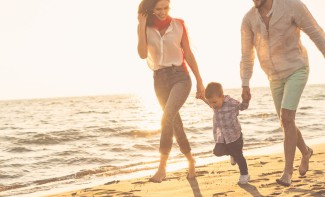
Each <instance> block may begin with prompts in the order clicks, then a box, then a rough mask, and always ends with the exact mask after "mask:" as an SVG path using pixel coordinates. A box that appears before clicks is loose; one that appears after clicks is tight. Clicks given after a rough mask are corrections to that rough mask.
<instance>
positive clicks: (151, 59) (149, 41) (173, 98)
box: [138, 0, 204, 182]
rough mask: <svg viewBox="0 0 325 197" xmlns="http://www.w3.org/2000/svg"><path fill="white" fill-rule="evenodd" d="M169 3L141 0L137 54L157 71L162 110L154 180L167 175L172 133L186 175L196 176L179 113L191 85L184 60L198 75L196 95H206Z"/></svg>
mask: <svg viewBox="0 0 325 197" xmlns="http://www.w3.org/2000/svg"><path fill="white" fill-rule="evenodd" d="M169 3H170V1H169V0H142V2H141V3H140V5H139V10H138V20H139V25H138V39H139V40H138V53H139V56H140V57H141V58H142V59H147V64H148V66H149V67H150V68H151V69H152V70H153V71H154V88H155V92H156V96H157V98H158V100H159V103H160V105H161V107H162V109H163V116H162V120H161V137H160V147H159V151H160V164H159V167H158V170H157V172H156V173H155V175H154V176H153V177H151V178H150V181H152V182H161V181H162V180H163V179H164V178H165V176H166V163H167V160H168V155H169V153H170V150H171V147H172V143H173V135H174V136H175V138H176V141H177V143H178V144H179V147H180V150H181V152H182V153H183V154H184V155H185V156H186V158H187V159H188V162H189V170H188V175H187V177H188V178H194V177H195V160H194V158H193V156H192V153H191V148H190V145H189V142H188V140H187V137H186V134H185V133H184V129H183V123H182V120H181V117H180V115H179V110H180V108H181V107H182V106H183V104H184V103H185V101H186V99H187V97H188V95H189V93H190V90H191V86H192V82H191V78H190V76H189V73H188V71H187V69H186V64H185V61H186V62H187V64H188V65H189V67H190V68H191V70H192V72H193V74H194V76H195V78H196V82H197V93H196V98H200V99H202V98H203V97H204V86H203V83H202V79H201V76H200V73H199V70H198V66H197V63H196V60H195V58H194V55H193V53H192V51H191V48H190V45H189V40H188V36H187V33H186V28H185V26H184V22H183V21H182V20H180V19H175V18H172V17H170V16H169V14H168V13H169Z"/></svg>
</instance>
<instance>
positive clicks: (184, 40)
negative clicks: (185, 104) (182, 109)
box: [181, 24, 205, 99]
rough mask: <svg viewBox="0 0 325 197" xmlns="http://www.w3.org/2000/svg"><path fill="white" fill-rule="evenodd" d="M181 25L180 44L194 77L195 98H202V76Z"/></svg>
mask: <svg viewBox="0 0 325 197" xmlns="http://www.w3.org/2000/svg"><path fill="white" fill-rule="evenodd" d="M182 25H183V30H184V33H183V36H182V42H181V46H182V49H183V52H184V58H185V60H186V62H187V64H188V65H189V67H190V68H191V70H192V72H193V74H194V76H195V79H196V89H197V92H196V98H199V99H204V89H205V88H204V86H203V82H202V78H201V75H200V72H199V68H198V65H197V62H196V59H195V57H194V54H193V53H192V50H191V47H190V44H189V40H188V36H187V32H186V28H185V27H184V24H182Z"/></svg>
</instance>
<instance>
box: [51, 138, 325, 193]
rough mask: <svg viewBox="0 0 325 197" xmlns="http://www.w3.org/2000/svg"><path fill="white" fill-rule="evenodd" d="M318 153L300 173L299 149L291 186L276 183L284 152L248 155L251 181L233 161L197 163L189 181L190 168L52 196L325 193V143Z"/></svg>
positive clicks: (315, 146) (315, 152)
mask: <svg viewBox="0 0 325 197" xmlns="http://www.w3.org/2000/svg"><path fill="white" fill-rule="evenodd" d="M311 147H312V148H313V150H314V154H313V156H312V157H311V159H310V163H309V171H308V172H307V174H306V175H305V176H300V175H299V173H298V167H299V164H300V159H301V155H300V152H299V151H298V150H297V151H296V157H295V162H294V167H295V170H294V173H293V178H292V184H291V186H290V187H283V186H280V185H278V184H277V183H276V182H275V179H276V178H279V177H280V175H281V173H282V169H283V165H284V159H283V154H282V153H272V154H270V155H266V154H264V155H250V156H246V160H247V164H248V168H249V174H250V176H251V180H250V182H249V184H246V185H239V184H237V181H238V177H239V170H238V167H237V165H236V166H232V165H231V164H230V162H229V160H226V161H222V162H217V163H212V164H207V165H202V166H197V168H196V169H197V177H196V178H195V179H191V180H188V179H187V178H186V169H181V170H177V171H174V172H168V174H167V177H166V179H165V180H164V181H163V182H161V183H152V182H148V179H149V177H150V176H145V177H141V178H135V179H130V180H121V181H120V180H115V181H110V182H107V183H105V184H103V185H98V186H95V187H89V188H83V189H80V190H75V191H69V192H64V193H59V194H53V195H49V196H48V197H64V196H66V197H68V196H152V197H153V196H155V197H160V196H161V197H165V196H169V197H179V196H186V197H190V196H195V197H199V196H325V176H324V173H325V144H324V143H322V144H315V145H312V146H311Z"/></svg>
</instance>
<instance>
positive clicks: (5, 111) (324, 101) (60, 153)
mask: <svg viewBox="0 0 325 197" xmlns="http://www.w3.org/2000/svg"><path fill="white" fill-rule="evenodd" d="M251 93H252V100H251V103H250V106H249V108H248V109H247V110H245V111H241V112H240V115H239V119H240V121H241V126H242V129H243V130H242V132H243V135H244V143H245V145H244V150H249V149H256V148H260V147H268V146H272V145H274V144H276V143H281V142H282V140H283V133H282V130H281V128H280V125H279V121H278V118H277V115H276V113H275V109H274V106H273V101H272V97H271V94H270V91H269V88H268V87H260V88H252V90H251ZM225 94H227V95H230V96H231V97H233V98H235V99H238V100H240V94H241V89H226V90H225ZM149 98H151V99H148V98H145V97H141V96H137V95H127V94H124V95H107V96H89V97H69V98H46V99H29V100H3V101H0V109H1V110H0V143H1V147H0V196H19V195H21V196H37V195H36V194H37V193H40V192H42V191H48V190H53V191H58V190H59V189H60V188H62V187H68V186H71V185H82V184H84V183H94V182H96V180H105V181H109V180H118V179H119V177H122V176H124V177H125V176H126V177H127V176H128V174H132V173H136V172H140V171H146V170H154V169H156V167H157V165H158V161H159V152H158V148H159V138H160V130H159V129H160V117H161V115H162V112H161V109H160V106H159V105H158V101H157V100H156V99H155V97H154V96H151V97H149ZM180 113H181V116H182V119H183V123H184V128H185V130H186V134H187V136H188V139H189V141H190V144H191V148H192V152H193V154H194V156H195V158H197V159H203V160H204V159H205V158H206V159H208V158H211V157H214V156H213V155H212V149H213V147H214V140H213V136H212V116H213V111H212V110H211V109H210V108H209V107H208V106H207V105H206V104H205V103H204V102H202V101H201V100H197V99H195V94H194V93H191V95H190V96H189V98H188V99H187V101H186V103H185V104H184V106H183V108H182V109H181V111H180ZM324 120H325V84H322V85H308V86H307V87H306V88H305V91H304V93H303V96H302V98H301V101H300V105H299V108H298V110H297V115H296V123H297V125H298V127H299V128H300V130H301V131H302V134H303V136H304V138H305V139H306V140H307V139H317V138H321V137H324V136H325V122H324ZM244 153H245V151H244ZM184 159H185V158H184V157H183V155H182V154H181V153H180V151H179V148H178V145H177V143H176V142H174V145H173V148H172V152H171V155H170V159H169V162H170V163H177V162H182V161H185V160H184ZM56 189H57V190H56Z"/></svg>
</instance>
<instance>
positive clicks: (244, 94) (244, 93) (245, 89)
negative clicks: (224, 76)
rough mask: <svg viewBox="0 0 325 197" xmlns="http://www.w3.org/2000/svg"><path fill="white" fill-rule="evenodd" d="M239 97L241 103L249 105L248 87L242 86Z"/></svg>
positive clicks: (250, 96) (249, 93)
mask: <svg viewBox="0 0 325 197" xmlns="http://www.w3.org/2000/svg"><path fill="white" fill-rule="evenodd" d="M241 97H242V99H243V103H249V101H250V100H251V98H252V95H251V92H250V89H249V87H248V86H243V90H242V94H241Z"/></svg>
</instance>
